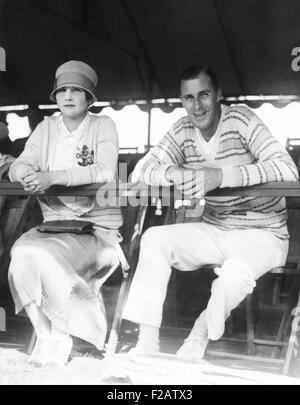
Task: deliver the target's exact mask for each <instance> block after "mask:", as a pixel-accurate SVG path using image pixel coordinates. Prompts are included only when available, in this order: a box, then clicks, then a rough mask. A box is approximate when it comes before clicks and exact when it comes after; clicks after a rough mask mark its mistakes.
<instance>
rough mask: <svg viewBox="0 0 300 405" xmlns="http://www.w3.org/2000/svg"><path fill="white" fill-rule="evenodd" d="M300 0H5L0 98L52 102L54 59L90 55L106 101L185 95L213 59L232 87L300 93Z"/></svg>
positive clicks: (237, 91)
mask: <svg viewBox="0 0 300 405" xmlns="http://www.w3.org/2000/svg"><path fill="white" fill-rule="evenodd" d="M299 15H300V2H299V0H285V1H282V0H226V1H223V0H51V1H50V0H48V1H47V0H43V1H41V0H0V47H2V48H4V49H5V52H6V71H5V72H0V105H1V106H4V105H16V104H29V105H30V106H36V105H38V104H49V93H50V92H51V89H52V86H53V78H54V74H55V70H56V68H57V67H58V66H59V65H60V64H61V63H63V62H66V61H67V60H71V59H75V60H82V61H85V62H87V63H89V64H90V65H91V66H92V67H93V68H94V69H95V70H96V71H97V72H98V74H99V79H100V80H99V85H98V88H97V96H98V99H99V100H108V101H113V100H115V101H122V100H123V101H126V100H151V99H155V98H164V99H167V98H173V97H178V83H177V81H178V76H179V75H180V73H181V72H182V70H183V69H185V68H186V67H187V66H189V65H192V64H208V65H210V66H212V67H213V68H214V69H215V70H216V72H217V74H218V76H219V78H220V81H221V83H222V88H223V94H224V96H239V95H261V94H263V95H278V94H283V95H298V93H299V92H300V91H299V89H300V72H295V71H293V69H292V66H291V64H292V60H293V59H294V58H295V56H292V54H291V52H292V49H293V48H295V47H297V46H300V24H299Z"/></svg>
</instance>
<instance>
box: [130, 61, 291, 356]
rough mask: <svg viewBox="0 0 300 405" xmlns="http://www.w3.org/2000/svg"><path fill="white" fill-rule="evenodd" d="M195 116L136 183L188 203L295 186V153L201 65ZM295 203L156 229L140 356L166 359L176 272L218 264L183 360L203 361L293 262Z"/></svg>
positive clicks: (188, 85)
mask: <svg viewBox="0 0 300 405" xmlns="http://www.w3.org/2000/svg"><path fill="white" fill-rule="evenodd" d="M180 97H181V101H182V104H183V106H184V108H185V109H186V112H187V116H186V117H183V118H181V119H180V120H179V121H177V122H176V123H175V124H174V125H173V127H172V128H171V129H170V130H169V131H168V133H167V134H166V135H165V137H164V138H163V139H162V141H161V142H160V143H159V144H158V145H157V146H156V147H155V148H154V149H153V150H151V151H150V152H149V153H148V154H147V155H146V156H145V157H144V158H143V159H142V161H140V162H139V164H138V166H137V168H136V169H135V172H134V176H135V178H136V179H139V180H140V181H143V182H145V183H147V184H151V185H171V184H175V185H176V186H177V188H178V189H180V190H182V191H183V193H185V195H186V196H188V197H191V198H193V197H200V196H201V195H203V193H204V194H206V193H207V192H208V191H210V190H213V189H215V188H217V187H240V186H251V185H254V184H260V183H266V182H270V181H294V180H297V179H298V173H297V169H296V167H295V165H294V163H293V161H292V160H291V158H290V156H289V155H288V153H287V152H286V151H285V149H284V148H283V147H282V146H281V145H280V144H279V143H278V142H277V141H276V139H274V138H273V136H272V135H271V134H270V132H269V131H268V129H267V128H266V127H265V125H264V124H263V123H262V121H261V120H260V119H259V118H258V117H257V116H256V115H255V114H254V113H253V112H252V111H251V110H250V109H249V108H247V107H243V106H231V107H228V106H225V105H221V104H220V99H221V89H220V86H219V83H218V79H217V77H216V74H215V73H214V71H213V70H212V69H210V68H209V67H205V66H192V67H190V68H188V69H186V70H185V71H184V72H183V74H182V76H181V78H180ZM286 216H287V215H286V208H285V199H284V198H280V197H274V198H271V197H268V198H267V197H229V198H227V197H222V198H212V197H206V204H205V207H204V212H203V215H202V218H201V220H200V219H199V222H197V223H186V224H174V225H166V226H160V227H153V228H150V229H149V230H147V231H146V232H145V234H144V236H143V238H142V241H141V251H140V258H139V263H138V266H137V270H136V274H135V276H134V280H133V283H132V286H131V290H130V293H129V297H128V301H127V304H126V306H125V309H124V313H123V318H126V319H129V320H131V321H133V322H136V323H139V324H140V334H139V340H138V343H137V346H136V348H135V351H136V352H137V353H147V352H155V351H158V350H159V327H160V324H161V320H162V308H163V303H164V300H165V297H166V291H167V285H168V282H169V278H170V275H171V267H174V268H176V269H178V270H182V271H190V270H196V269H197V268H199V267H200V266H203V265H206V264H216V265H218V267H216V268H215V272H216V274H217V275H218V278H217V279H215V280H214V282H213V283H212V289H211V297H210V299H209V302H208V305H207V308H206V309H205V310H204V311H203V312H202V313H201V314H200V316H199V318H198V319H197V320H196V322H195V324H194V326H193V328H192V330H191V332H190V334H189V336H188V337H187V339H186V340H185V342H184V343H183V345H182V346H181V348H180V349H179V350H178V352H177V355H178V356H180V357H183V358H186V359H191V360H195V359H201V358H202V357H203V355H204V352H205V349H206V346H207V343H208V341H209V339H212V340H217V339H219V338H220V337H221V336H222V335H223V333H224V326H225V320H226V318H227V317H228V316H229V315H230V312H231V311H232V310H233V309H234V308H235V307H237V305H238V304H239V303H240V302H241V301H243V299H244V298H245V297H246V295H247V294H249V293H251V292H252V291H253V288H254V287H255V284H256V283H255V280H257V279H258V278H259V277H260V276H262V275H263V274H264V273H266V272H267V271H269V270H271V269H272V268H273V267H276V266H281V265H283V264H284V263H285V260H286V256H287V251H288V238H289V235H288V231H287V225H286Z"/></svg>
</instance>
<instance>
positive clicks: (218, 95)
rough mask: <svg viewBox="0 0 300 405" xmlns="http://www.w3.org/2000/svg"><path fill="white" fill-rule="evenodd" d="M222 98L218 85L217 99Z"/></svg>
mask: <svg viewBox="0 0 300 405" xmlns="http://www.w3.org/2000/svg"><path fill="white" fill-rule="evenodd" d="M222 98H223V94H222V89H221V87H218V90H217V101H220V100H222Z"/></svg>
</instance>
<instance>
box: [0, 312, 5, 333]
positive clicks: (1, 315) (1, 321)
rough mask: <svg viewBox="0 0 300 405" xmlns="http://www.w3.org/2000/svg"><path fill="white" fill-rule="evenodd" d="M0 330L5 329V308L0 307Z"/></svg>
mask: <svg viewBox="0 0 300 405" xmlns="http://www.w3.org/2000/svg"><path fill="white" fill-rule="evenodd" d="M0 331H1V332H5V331H6V313H5V309H4V308H1V307H0Z"/></svg>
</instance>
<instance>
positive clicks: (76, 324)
mask: <svg viewBox="0 0 300 405" xmlns="http://www.w3.org/2000/svg"><path fill="white" fill-rule="evenodd" d="M118 265H119V257H118V254H117V250H116V248H115V246H113V245H111V244H110V243H109V242H108V241H106V240H104V238H101V237H99V236H95V235H90V234H84V235H77V234H73V233H55V234H53V233H51V234H50V233H41V232H39V231H38V230H37V229H36V228H33V229H31V230H29V231H28V232H26V233H24V234H23V235H22V236H21V237H20V238H19V239H18V240H17V241H16V243H15V244H14V246H13V248H12V250H11V264H10V268H9V277H8V278H9V285H10V289H11V293H12V296H13V299H14V302H15V306H16V313H19V312H20V311H21V310H22V309H23V308H24V306H25V305H27V304H30V303H35V304H36V305H37V306H38V307H40V308H41V310H42V312H43V313H44V314H45V315H46V316H47V317H48V319H50V321H51V322H52V324H53V326H54V327H56V328H57V329H59V330H61V331H63V332H65V333H68V334H70V335H73V336H77V337H79V338H81V339H84V340H86V341H88V342H90V343H92V344H93V345H95V346H96V347H97V348H98V349H100V350H101V349H102V348H103V345H104V342H105V336H106V332H107V322H106V315H105V308H104V304H103V300H102V295H101V293H100V291H99V289H100V287H101V285H102V284H103V282H104V281H105V280H106V279H107V277H109V276H110V275H111V274H112V272H113V271H114V270H115V269H116V268H117V267H118Z"/></svg>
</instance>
